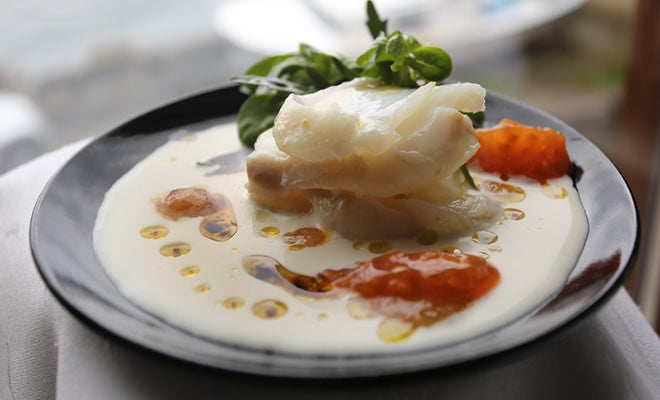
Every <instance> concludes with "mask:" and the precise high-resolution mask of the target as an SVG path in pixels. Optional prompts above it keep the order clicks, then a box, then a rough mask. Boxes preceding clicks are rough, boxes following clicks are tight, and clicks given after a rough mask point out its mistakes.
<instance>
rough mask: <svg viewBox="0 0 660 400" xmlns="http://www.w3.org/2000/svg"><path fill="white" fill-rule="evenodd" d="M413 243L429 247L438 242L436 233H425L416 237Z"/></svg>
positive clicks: (431, 231)
mask: <svg viewBox="0 0 660 400" xmlns="http://www.w3.org/2000/svg"><path fill="white" fill-rule="evenodd" d="M415 241H417V243H418V244H421V245H422V246H431V245H433V244H435V243H436V242H437V241H438V232H436V231H433V230H428V231H425V232H423V233H421V234H420V235H418V236H417V237H416V238H415Z"/></svg>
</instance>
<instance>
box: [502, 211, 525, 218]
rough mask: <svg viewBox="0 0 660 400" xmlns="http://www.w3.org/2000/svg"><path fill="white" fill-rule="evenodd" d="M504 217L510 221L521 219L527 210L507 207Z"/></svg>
mask: <svg viewBox="0 0 660 400" xmlns="http://www.w3.org/2000/svg"><path fill="white" fill-rule="evenodd" d="M504 218H505V219H506V220H508V221H520V220H521V219H523V218H525V212H524V211H523V210H519V209H517V208H505V209H504Z"/></svg>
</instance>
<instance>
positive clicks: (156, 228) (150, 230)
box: [140, 225, 170, 239]
mask: <svg viewBox="0 0 660 400" xmlns="http://www.w3.org/2000/svg"><path fill="white" fill-rule="evenodd" d="M168 233H170V230H169V229H167V227H165V226H163V225H151V226H147V227H146V228H142V230H140V236H142V237H143V238H145V239H160V238H162V237H165V236H167V234H168Z"/></svg>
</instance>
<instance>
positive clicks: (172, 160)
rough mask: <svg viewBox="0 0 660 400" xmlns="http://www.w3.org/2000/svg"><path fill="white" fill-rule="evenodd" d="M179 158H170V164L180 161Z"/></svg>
mask: <svg viewBox="0 0 660 400" xmlns="http://www.w3.org/2000/svg"><path fill="white" fill-rule="evenodd" d="M178 160H179V157H170V162H175V161H178Z"/></svg>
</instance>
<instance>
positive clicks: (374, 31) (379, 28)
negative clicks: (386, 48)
mask: <svg viewBox="0 0 660 400" xmlns="http://www.w3.org/2000/svg"><path fill="white" fill-rule="evenodd" d="M367 28H369V33H371V37H372V38H374V39H376V38H377V37H378V35H379V34H380V33H381V32H383V33H385V34H386V35H387V20H381V19H380V16H378V12H377V11H376V7H375V6H374V3H373V2H372V1H371V0H369V1H367Z"/></svg>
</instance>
